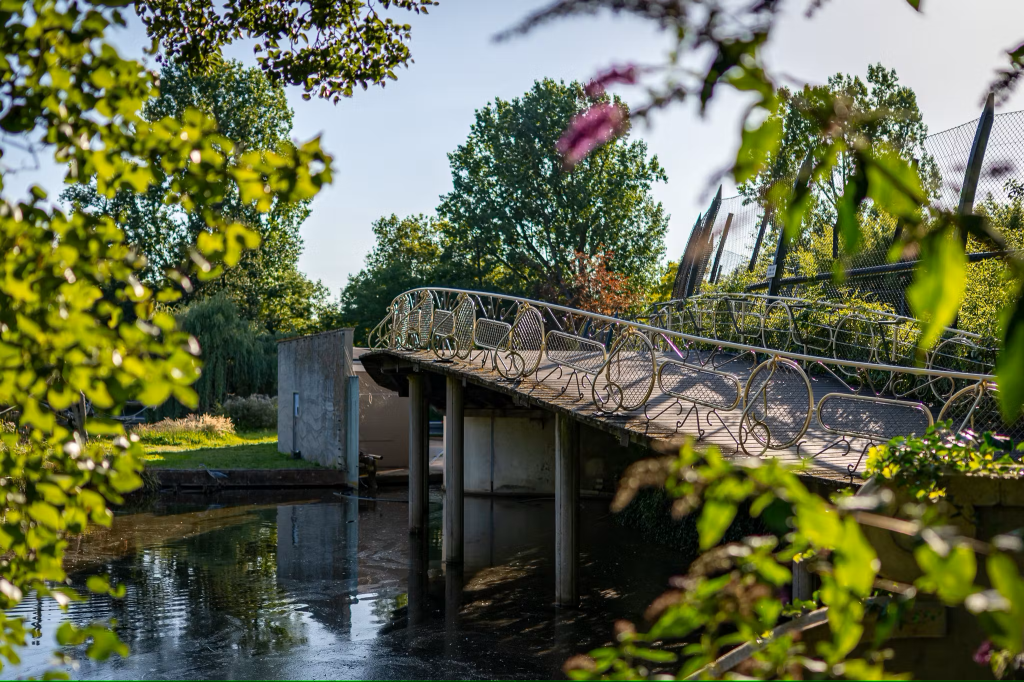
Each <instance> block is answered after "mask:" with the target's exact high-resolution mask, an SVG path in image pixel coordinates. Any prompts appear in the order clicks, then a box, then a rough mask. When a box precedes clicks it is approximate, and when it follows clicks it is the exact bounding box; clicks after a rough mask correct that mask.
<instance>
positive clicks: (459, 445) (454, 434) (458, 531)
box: [444, 376, 465, 563]
mask: <svg viewBox="0 0 1024 682" xmlns="http://www.w3.org/2000/svg"><path fill="white" fill-rule="evenodd" d="M447 384H448V387H447V392H446V393H447V395H446V397H445V413H444V560H445V562H447V563H461V562H462V556H463V552H462V550H463V511H464V509H465V479H464V477H463V472H464V471H465V468H464V463H465V447H464V444H465V426H464V424H465V400H464V396H463V386H462V380H461V379H459V378H458V377H451V376H450V377H448V378H447Z"/></svg>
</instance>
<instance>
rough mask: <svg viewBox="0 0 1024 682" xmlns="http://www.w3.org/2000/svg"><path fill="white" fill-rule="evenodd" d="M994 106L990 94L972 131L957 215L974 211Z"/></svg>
mask: <svg viewBox="0 0 1024 682" xmlns="http://www.w3.org/2000/svg"><path fill="white" fill-rule="evenodd" d="M995 112H996V104H995V97H994V96H993V94H992V93H989V94H988V99H986V100H985V110H984V111H983V112H982V114H981V118H979V119H978V127H977V129H976V130H975V131H974V143H973V144H971V155H970V156H969V157H967V170H965V171H964V186H963V189H962V190H960V205H959V206H958V207H957V211H956V212H957V213H959V214H960V215H970V214H971V213H972V212H973V211H974V195H975V194H976V193H977V191H978V180H980V179H981V165H982V163H984V161H985V147H987V146H988V136H989V133H991V132H992V122H993V121H994V120H995ZM962 236H963V240H964V243H965V244H966V243H967V234H966V233H964V234H963V235H962Z"/></svg>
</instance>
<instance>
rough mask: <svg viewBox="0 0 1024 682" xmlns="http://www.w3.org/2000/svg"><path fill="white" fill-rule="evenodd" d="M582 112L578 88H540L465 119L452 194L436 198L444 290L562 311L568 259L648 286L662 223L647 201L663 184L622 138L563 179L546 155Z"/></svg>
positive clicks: (652, 162)
mask: <svg viewBox="0 0 1024 682" xmlns="http://www.w3.org/2000/svg"><path fill="white" fill-rule="evenodd" d="M593 101H594V100H592V99H591V98H590V97H588V96H587V95H586V93H585V92H584V90H583V86H582V85H580V84H579V83H571V84H568V85H566V84H564V83H556V82H555V81H553V80H550V79H545V80H542V81H538V82H537V83H535V84H534V86H533V88H531V89H530V91H529V92H527V93H526V94H524V95H523V96H522V97H518V98H515V99H513V100H511V101H505V100H502V99H500V98H497V99H495V100H494V101H493V102H492V103H490V104H488V105H487V106H485V107H483V108H482V109H480V110H478V111H477V112H476V120H475V122H474V123H473V125H472V127H471V128H470V133H469V137H468V139H467V140H466V142H465V143H464V144H462V145H460V146H459V148H458V149H456V150H455V151H454V152H452V153H451V154H449V155H448V159H449V162H450V164H451V169H452V183H453V189H452V191H451V192H449V193H448V194H446V195H444V196H443V197H441V204H440V205H439V206H438V215H439V216H440V217H441V218H443V219H445V220H446V221H447V225H446V227H445V228H444V229H443V235H444V248H445V256H446V257H445V259H444V262H445V265H446V267H448V268H450V270H449V274H448V277H446V278H445V279H447V280H448V281H451V282H453V283H454V282H458V283H462V284H466V285H471V286H475V287H477V288H480V287H486V288H489V289H495V290H498V291H503V292H507V293H516V294H526V295H531V296H535V297H544V298H546V299H548V300H556V301H564V302H568V303H572V302H573V301H575V300H576V298H577V294H578V291H577V290H576V287H575V286H574V284H573V282H574V279H575V276H576V275H577V274H578V273H579V271H580V268H581V267H582V266H581V265H580V262H579V259H578V258H577V254H581V255H582V256H583V257H584V258H586V259H593V258H595V257H596V256H598V255H606V256H607V257H608V268H609V269H610V270H611V271H613V272H617V273H619V274H622V275H624V276H626V277H628V278H630V280H632V281H633V283H634V284H635V285H636V286H637V287H639V288H644V287H646V286H647V285H649V284H650V283H651V282H653V280H654V279H655V278H656V277H657V272H658V271H657V263H658V260H659V259H660V258H661V255H662V253H663V251H664V243H663V242H664V236H665V231H666V229H667V227H668V216H667V215H666V214H665V212H664V209H663V208H662V206H661V204H660V203H659V202H655V201H654V199H653V198H652V197H651V187H652V185H653V184H654V183H655V182H658V181H661V182H665V181H666V180H667V177H666V175H665V172H664V170H663V169H662V167H661V165H660V164H659V163H658V158H657V157H656V156H654V157H650V158H649V157H648V154H647V145H646V144H645V143H644V142H643V141H641V140H635V141H630V140H629V137H628V132H627V133H624V134H623V135H622V136H621V137H619V139H618V140H617V141H616V142H614V143H612V144H608V145H605V146H604V147H602V148H601V149H600V150H599V151H597V152H595V153H594V154H593V155H591V156H590V158H588V159H587V160H586V161H584V162H582V163H580V164H579V165H577V166H576V167H575V168H574V169H572V170H571V171H566V170H565V169H564V168H563V165H562V159H561V156H560V154H559V153H558V151H557V149H556V144H557V142H558V139H559V137H560V136H561V134H562V131H563V130H564V129H565V127H566V126H567V125H568V124H569V122H570V121H571V120H572V119H573V117H574V116H576V115H577V114H579V113H580V112H581V111H583V110H584V109H586V108H587V107H588V106H589V105H590V104H591V103H592V102H593Z"/></svg>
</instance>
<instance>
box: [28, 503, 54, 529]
mask: <svg viewBox="0 0 1024 682" xmlns="http://www.w3.org/2000/svg"><path fill="white" fill-rule="evenodd" d="M27 511H28V515H29V516H30V517H31V518H32V519H33V520H35V521H37V522H39V523H40V524H42V525H44V526H46V527H47V528H52V529H54V530H58V529H60V525H61V524H60V512H59V511H57V508H56V507H54V506H53V505H52V504H47V503H45V502H33V503H32V504H30V505H29V507H28V510H27Z"/></svg>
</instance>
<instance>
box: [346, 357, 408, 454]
mask: <svg viewBox="0 0 1024 682" xmlns="http://www.w3.org/2000/svg"><path fill="white" fill-rule="evenodd" d="M366 350H367V349H365V348H356V349H354V353H355V360H354V363H353V367H354V368H355V372H356V376H358V377H359V449H360V450H361V451H362V452H364V453H366V454H368V455H379V456H381V457H382V458H383V459H381V460H380V461H378V462H377V466H378V467H380V468H387V467H399V468H403V467H406V466H408V464H409V399H408V398H401V397H399V395H398V393H397V392H396V391H391V390H389V389H386V388H384V387H382V386H378V385H377V382H375V381H374V380H373V379H371V378H370V375H369V374H367V373H366V370H365V369H363V363H361V362H359V356H360V355H361V354H362V353H365V352H366Z"/></svg>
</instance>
